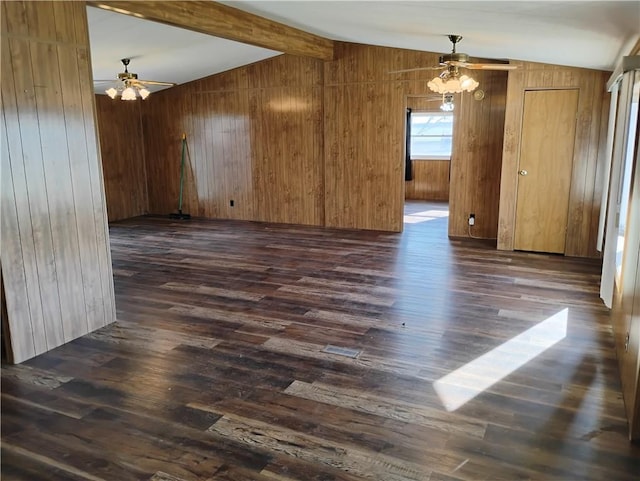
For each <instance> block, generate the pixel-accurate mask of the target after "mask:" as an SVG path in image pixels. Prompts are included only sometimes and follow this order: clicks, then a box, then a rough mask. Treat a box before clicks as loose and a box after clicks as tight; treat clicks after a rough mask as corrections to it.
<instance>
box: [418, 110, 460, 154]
mask: <svg viewBox="0 0 640 481" xmlns="http://www.w3.org/2000/svg"><path fill="white" fill-rule="evenodd" d="M414 115H431V116H439V117H451V119H452V120H451V135H444V136H443V135H421V136H418V135H416V137H432V138H447V137H448V138H450V139H451V152H450V153H449V155H436V154H429V155H424V154H414V153H413V150H411V152H410V159H411V160H427V161H428V160H449V161H450V160H451V157H452V156H453V124H454V119H455V118H454V116H453V112H442V111H441V110H415V111H412V112H411V119H412V121H411V125H410V126H409V129H410V130H409V140H410V142H411V141H412V140H413V138H414V135H413V116H414Z"/></svg>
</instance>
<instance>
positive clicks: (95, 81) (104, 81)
mask: <svg viewBox="0 0 640 481" xmlns="http://www.w3.org/2000/svg"><path fill="white" fill-rule="evenodd" d="M107 82H111V83H113V82H118V79H117V78H114V79H111V80H94V81H93V83H94V84H104V83H107Z"/></svg>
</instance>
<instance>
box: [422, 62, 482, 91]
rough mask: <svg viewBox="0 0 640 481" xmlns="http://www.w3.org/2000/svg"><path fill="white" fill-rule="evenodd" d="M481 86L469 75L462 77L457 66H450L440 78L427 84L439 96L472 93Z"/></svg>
mask: <svg viewBox="0 0 640 481" xmlns="http://www.w3.org/2000/svg"><path fill="white" fill-rule="evenodd" d="M479 85H480V84H479V83H478V82H477V81H476V80H474V79H473V78H471V77H469V76H468V75H460V74H459V72H458V67H455V66H450V67H449V68H448V69H447V70H445V71H444V72H442V73H441V74H440V75H439V76H438V77H436V78H434V79H433V80H430V81H429V82H428V83H427V87H429V88H430V89H431V90H433V91H434V92H438V93H439V94H449V93H452V94H457V93H460V92H472V91H474V90H475V89H476V88H478V86H479Z"/></svg>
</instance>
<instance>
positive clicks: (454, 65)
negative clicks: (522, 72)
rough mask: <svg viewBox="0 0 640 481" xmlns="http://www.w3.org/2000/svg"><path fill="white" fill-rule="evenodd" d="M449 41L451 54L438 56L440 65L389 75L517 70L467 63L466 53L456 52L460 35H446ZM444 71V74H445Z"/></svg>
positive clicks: (514, 66) (502, 65) (493, 65)
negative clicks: (424, 71) (466, 70)
mask: <svg viewBox="0 0 640 481" xmlns="http://www.w3.org/2000/svg"><path fill="white" fill-rule="evenodd" d="M447 36H448V37H449V40H450V41H451V43H452V44H453V48H452V49H451V53H449V54H445V55H441V56H440V65H437V66H433V67H418V68H409V69H404V70H394V71H392V72H389V73H405V72H415V71H417V70H442V69H447V70H446V71H449V72H450V73H453V71H457V69H458V68H466V69H471V70H513V69H516V68H518V67H517V66H516V65H509V64H505V63H476V62H470V61H469V55H467V54H466V53H461V52H456V44H458V43H459V42H460V40H462V36H461V35H447ZM446 71H445V72H446Z"/></svg>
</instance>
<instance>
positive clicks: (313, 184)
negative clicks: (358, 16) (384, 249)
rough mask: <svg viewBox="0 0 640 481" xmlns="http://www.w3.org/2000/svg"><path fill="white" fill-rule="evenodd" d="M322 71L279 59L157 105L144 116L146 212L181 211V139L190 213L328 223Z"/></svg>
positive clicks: (160, 97)
mask: <svg viewBox="0 0 640 481" xmlns="http://www.w3.org/2000/svg"><path fill="white" fill-rule="evenodd" d="M321 68H322V62H321V61H319V60H314V59H309V58H303V57H294V56H289V55H282V56H279V57H275V58H273V59H269V60H265V61H263V62H259V63H256V64H253V65H249V66H247V67H242V68H238V69H235V70H231V71H229V72H226V73H222V74H219V75H215V76H211V77H208V78H205V79H202V80H198V81H195V82H191V83H189V84H185V85H182V86H178V87H174V88H172V89H170V90H168V91H166V92H159V93H156V94H154V95H153V98H151V97H150V98H149V100H150V101H149V102H148V103H146V104H145V105H144V108H143V118H144V138H145V152H146V159H147V175H148V189H149V210H150V211H151V212H153V213H157V214H167V213H169V212H171V211H172V210H175V209H176V206H177V199H178V189H179V175H180V173H179V166H180V138H181V135H182V133H183V132H184V133H186V134H187V141H188V146H189V156H188V159H187V160H188V162H187V168H186V171H187V175H186V184H185V208H183V211H185V212H189V213H191V214H192V215H198V216H203V217H215V218H232V219H242V220H257V221H266V222H282V223H291V224H310V225H323V223H324V209H323V193H324V189H323V157H322V152H323V137H322V75H321V73H322V70H321ZM231 201H233V202H234V205H233V206H231V205H230V202H231Z"/></svg>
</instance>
